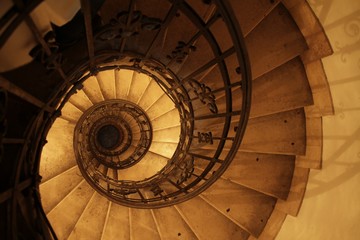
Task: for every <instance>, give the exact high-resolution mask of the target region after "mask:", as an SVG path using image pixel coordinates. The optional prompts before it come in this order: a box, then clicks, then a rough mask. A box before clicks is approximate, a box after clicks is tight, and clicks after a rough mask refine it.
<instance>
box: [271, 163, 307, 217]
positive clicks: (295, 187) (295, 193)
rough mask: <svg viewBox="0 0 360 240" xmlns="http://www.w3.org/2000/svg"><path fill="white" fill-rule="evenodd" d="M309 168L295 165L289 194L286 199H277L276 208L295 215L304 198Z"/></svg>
mask: <svg viewBox="0 0 360 240" xmlns="http://www.w3.org/2000/svg"><path fill="white" fill-rule="evenodd" d="M309 172H310V170H309V169H308V168H300V167H296V168H295V169H294V176H293V179H292V183H291V188H290V192H289V196H288V198H287V200H286V201H283V200H279V201H278V202H277V204H276V209H278V210H279V211H282V212H284V213H287V214H290V215H292V216H294V217H296V216H297V215H298V213H299V210H300V207H301V204H302V201H303V199H304V195H305V190H306V185H307V181H308V178H309Z"/></svg>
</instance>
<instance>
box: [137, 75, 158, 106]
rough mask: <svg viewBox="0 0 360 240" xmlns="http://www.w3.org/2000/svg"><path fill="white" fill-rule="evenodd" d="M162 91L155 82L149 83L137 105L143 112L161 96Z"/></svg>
mask: <svg viewBox="0 0 360 240" xmlns="http://www.w3.org/2000/svg"><path fill="white" fill-rule="evenodd" d="M163 94H164V91H163V90H162V89H161V88H160V87H159V85H158V84H157V83H156V81H155V80H152V81H151V82H150V83H149V86H148V87H147V89H146V91H145V93H144V95H143V97H142V98H141V99H140V101H139V103H138V105H139V106H140V107H141V108H142V109H144V110H145V111H146V110H147V109H148V108H149V107H151V106H152V105H153V104H154V103H155V102H156V101H157V100H158V99H159V98H160V97H161V96H162V95H163Z"/></svg>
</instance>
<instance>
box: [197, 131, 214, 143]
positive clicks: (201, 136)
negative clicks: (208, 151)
mask: <svg viewBox="0 0 360 240" xmlns="http://www.w3.org/2000/svg"><path fill="white" fill-rule="evenodd" d="M198 142H199V143H209V144H213V143H214V141H213V136H212V132H198Z"/></svg>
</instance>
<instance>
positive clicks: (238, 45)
mask: <svg viewBox="0 0 360 240" xmlns="http://www.w3.org/2000/svg"><path fill="white" fill-rule="evenodd" d="M169 2H170V5H172V6H171V7H170V8H169V9H168V11H169V12H168V13H164V14H163V16H173V15H174V13H175V12H179V13H180V14H181V16H183V17H184V18H187V19H188V20H189V21H190V22H192V24H193V26H195V27H196V28H197V31H196V33H195V34H194V35H193V36H192V37H191V38H189V39H198V38H199V37H203V38H204V40H205V41H207V44H208V46H209V47H210V49H211V51H212V52H213V53H212V55H213V56H214V58H213V59H199V61H198V62H199V63H201V62H202V64H203V65H202V66H199V67H197V68H196V69H194V70H193V72H190V73H188V75H187V76H184V77H183V78H182V79H179V78H178V77H177V76H176V74H175V73H174V72H172V70H171V69H172V68H171V67H170V64H168V63H166V62H160V60H157V59H153V58H152V57H151V56H155V54H153V51H154V50H155V49H156V48H155V47H151V46H154V42H155V40H156V39H159V38H160V37H162V35H161V34H160V35H161V36H160V35H159V34H154V39H153V41H151V40H150V47H149V48H148V52H146V56H143V55H141V54H137V53H131V52H129V49H127V47H126V46H125V47H124V49H123V50H124V51H119V48H118V45H119V44H118V43H119V41H116V42H115V43H117V44H106V45H104V44H102V43H100V42H99V41H108V40H118V39H120V40H125V39H126V38H128V37H131V36H135V35H137V34H139V33H141V32H142V31H153V30H157V29H160V27H161V28H162V26H165V22H166V21H165V20H164V22H161V21H160V20H159V19H153V18H148V17H146V16H144V15H143V14H142V13H141V12H140V11H141V10H142V9H140V11H134V12H132V13H133V14H129V12H122V13H120V14H119V15H118V16H117V18H116V19H114V20H112V21H111V22H110V24H108V25H105V26H103V27H101V29H96V30H95V36H94V45H95V47H96V49H101V51H96V52H95V56H94V58H93V61H94V62H93V63H94V67H95V68H96V70H97V71H104V70H111V69H128V70H133V71H137V72H140V73H143V74H147V75H148V76H149V77H151V78H152V79H153V80H154V81H156V82H157V83H158V85H159V86H160V87H161V88H162V89H163V91H164V92H165V93H166V94H167V96H169V98H170V99H171V100H172V101H173V102H174V105H175V106H176V108H177V109H178V112H179V118H180V136H179V142H178V146H177V148H176V150H175V152H174V154H173V156H172V157H171V158H170V159H169V160H168V161H167V164H166V165H165V166H164V167H163V168H162V169H159V171H158V172H157V173H155V174H154V175H153V176H149V177H146V178H144V179H140V180H129V179H124V178H123V176H122V175H121V173H120V172H117V171H115V170H119V169H120V170H121V169H122V168H120V166H119V165H118V163H119V162H122V163H125V161H128V162H127V164H129V165H128V166H129V167H128V168H127V169H126V170H128V169H130V167H132V166H133V165H131V164H132V163H133V162H134V159H135V161H136V159H139V158H138V156H141V155H145V154H146V152H147V149H146V147H145V148H144V146H147V145H149V144H150V143H151V135H150V134H151V131H149V129H147V128H146V126H147V124H145V122H144V119H142V117H141V116H142V115H141V114H140V117H139V113H138V112H137V111H136V110H133V109H131V108H132V106H127V107H124V109H128V110H129V112H126V111H122V110H121V111H120V110H119V111H115V110H114V107H113V106H112V107H110V106H109V108H108V109H104V111H103V113H109V114H110V113H111V114H113V115H114V116H115V117H116V116H119V117H118V118H117V121H116V124H115V123H114V121H110V119H111V118H108V120H109V121H110V122H112V123H110V122H108V123H105V120H103V119H102V118H103V117H104V118H105V117H106V116H104V115H102V116H101V117H100V116H99V117H98V118H97V119H94V120H95V121H94V122H98V121H99V123H98V125H97V126H95V125H91V126H90V125H89V126H88V127H87V129H88V131H87V135H91V134H94V135H99V132H100V133H101V129H102V127H104V126H106V124H107V125H111V126H112V127H110V128H113V129H115V128H116V129H117V130H115V132H117V133H114V134H115V135H116V136H115V140H114V142H113V143H112V144H110V146H109V145H107V144H106V143H101V141H99V139H96V138H93V140H92V141H88V140H86V139H89V138H87V137H86V134H85V132H83V131H81V132H80V131H79V132H78V136H79V137H78V138H75V142H77V143H75V144H77V145H78V146H79V149H80V148H81V149H85V150H77V155H78V156H79V158H83V157H84V158H86V159H91V160H89V161H86V162H85V163H83V167H82V173H83V174H84V176H85V177H86V178H87V180H88V181H91V182H92V185H93V186H94V188H96V190H97V191H99V192H101V194H103V195H107V196H108V197H109V198H110V199H112V201H114V202H116V203H119V204H122V205H125V206H130V207H138V208H156V207H163V206H169V205H173V204H176V203H180V202H183V201H186V200H188V199H190V198H192V197H194V196H196V195H198V194H199V193H201V192H202V191H204V190H205V189H206V188H207V187H209V186H210V185H211V184H212V183H214V182H215V181H216V180H217V179H218V178H219V177H220V176H221V174H222V173H223V172H224V171H225V169H226V168H227V166H229V164H230V162H231V160H232V158H233V157H234V156H235V153H236V151H237V149H238V147H239V144H240V142H241V139H242V137H243V134H244V132H245V126H246V123H247V119H248V116H249V107H250V82H251V81H250V74H249V71H250V68H249V65H248V59H247V54H246V51H245V50H244V49H245V45H244V41H243V38H242V35H241V33H240V31H239V26H237V20H236V19H235V18H234V16H233V14H232V13H230V14H229V13H228V10H229V9H230V7H229V5H228V3H227V1H220V0H212V1H211V4H212V5H213V7H214V8H215V11H216V13H218V14H217V17H216V19H218V20H219V21H224V23H225V25H226V26H227V27H228V32H229V33H230V36H231V38H232V41H233V47H231V48H230V49H228V50H226V51H224V52H222V50H221V48H220V44H219V43H218V42H217V41H216V38H215V37H214V36H213V33H212V32H211V30H210V27H211V25H212V23H213V22H212V21H209V22H207V23H205V22H204V20H203V18H202V17H201V16H198V15H197V13H196V11H194V9H193V6H191V4H192V3H189V2H188V1H169ZM209 2H210V1H206V4H208V3H209ZM230 11H231V10H230ZM170 13H173V14H170ZM129 17H130V19H128V18H129ZM171 18H172V17H166V18H165V19H171ZM214 19H215V18H214ZM215 21H216V20H214V22H215ZM170 25H171V21H167V22H166V28H167V27H168V26H170ZM165 30H166V29H164V31H165ZM184 31H186V29H185V30H184ZM159 32H160V31H158V33H159ZM167 37H169V36H167ZM139 40H141V39H139ZM165 40H166V39H165ZM120 42H121V43H123V42H124V41H120ZM193 42H194V41H191V43H193ZM96 45H98V46H96ZM97 47H99V48H97ZM195 50H196V47H194V46H193V44H189V45H187V44H186V43H185V42H183V41H181V39H179V44H178V46H176V48H175V49H174V51H173V52H172V53H170V54H169V56H167V54H164V53H159V54H158V55H161V54H162V55H161V56H160V57H159V59H166V57H168V59H170V62H178V63H181V64H184V65H185V64H186V60H187V56H189V54H190V53H191V52H192V51H195ZM234 54H235V55H237V62H236V63H233V62H232V63H231V66H234V65H235V66H239V70H238V72H240V73H241V80H238V81H240V82H241V85H242V88H241V91H242V93H243V94H242V96H243V97H242V98H241V99H233V98H232V90H233V89H232V88H233V87H234V86H235V85H234V86H233V85H231V82H235V81H236V80H234V79H231V81H230V79H229V76H233V75H232V74H228V72H227V71H228V70H227V69H228V68H227V67H228V66H227V61H228V60H229V57H230V56H231V55H234ZM231 59H234V58H231ZM131 60H132V61H131ZM73 65H76V63H73ZM90 65H91V64H90V62H89V61H87V62H86V61H84V62H82V63H79V64H78V67H76V68H74V69H73V70H71V71H70V72H69V76H72V77H71V79H69V81H68V83H69V85H67V86H64V87H62V88H61V89H59V91H58V92H57V94H56V97H55V98H53V100H52V102H51V103H50V104H49V105H51V106H57V107H56V110H57V111H56V112H60V111H61V108H62V107H63V106H64V105H65V104H66V102H67V101H68V99H69V98H70V96H71V94H74V91H72V89H75V88H76V87H77V86H80V85H81V84H82V83H83V82H84V81H86V79H87V78H88V77H89V76H90V75H91V71H92V70H93V68H92V67H91V66H90ZM215 65H216V66H217V68H218V69H219V72H220V76H221V77H220V79H219V81H222V83H223V87H222V88H221V89H217V90H216V93H217V94H219V95H221V96H224V97H222V99H224V101H223V100H222V102H221V104H222V105H224V108H222V109H224V112H221V113H219V112H218V106H217V104H220V103H217V102H216V98H215V95H214V92H213V91H212V90H211V89H210V88H209V87H208V86H206V85H204V84H202V83H199V82H198V81H196V80H194V78H196V77H198V76H200V75H204V74H205V73H206V72H210V71H208V70H210V69H211V68H212V67H213V66H215ZM177 70H178V69H177ZM240 70H241V71H240ZM236 86H238V85H236ZM114 101H117V100H114ZM194 101H201V103H202V104H204V105H206V106H208V108H209V110H210V112H211V115H207V116H203V115H201V116H198V115H196V114H197V113H196V112H194V110H193V103H194ZM233 101H239V103H240V104H232V102H233ZM235 106H236V107H235ZM238 106H240V107H238ZM128 107H130V108H128ZM115 108H116V107H115ZM111 109H112V110H111ZM56 112H55V113H56ZM119 112H121V113H122V114H121V116H120V115H117V114H118V113H119ZM130 112H131V113H132V114H133V115H131V113H130ZM55 113H54V114H52V115H51V116H50V117H49V120H46V122H45V125H46V126H45V127H44V128H43V129H42V130H41V131H40V132H39V136H41V137H39V138H41V139H45V138H46V133H47V131H48V129H49V127H50V126H51V123H52V121H53V120H54V119H55V118H56V115H55ZM125 114H127V115H126V116H127V117H124V116H123V115H125ZM109 116H110V115H108V117H109ZM234 116H236V117H234ZM121 117H122V120H124V122H126V119H125V118H132V119H138V120H135V122H136V124H135V125H136V129H140V128H141V127H144V126H145V128H144V131H141V130H139V131H138V132H139V133H141V134H142V135H144V137H143V139H145V140H144V141H140V140H139V141H138V142H134V141H135V139H137V138H136V137H134V134H135V132H137V130H134V129H133V127H132V126H130V130H129V129H128V128H127V127H126V124H125V123H122V121H121ZM113 120H114V119H113ZM102 121H104V122H102ZM236 121H237V131H236V133H235V136H234V137H233V138H228V135H229V131H231V130H232V128H231V123H235V122H236ZM214 122H217V124H218V126H219V128H218V129H217V130H216V132H201V131H202V130H203V128H202V126H211V124H213V123H214ZM219 122H221V124H219ZM100 123H101V124H100ZM150 126H151V125H150ZM194 129H196V130H194ZM198 129H199V131H198ZM200 129H202V130H200ZM90 130H91V131H92V132H91V133H90ZM199 132H200V135H199ZM100 135H101V134H100ZM194 135H197V137H198V140H199V141H201V142H202V143H206V144H210V143H212V144H213V146H212V149H214V150H213V151H212V152H213V154H212V155H210V154H207V155H206V156H203V155H201V154H195V153H196V150H201V151H202V150H203V149H202V148H201V147H202V146H203V144H197V141H193V140H194V139H195V138H196V136H194ZM130 136H131V137H130ZM99 138H100V137H99ZM121 139H122V141H121ZM130 139H131V140H130ZM140 139H141V138H140ZM213 139H217V140H218V141H216V142H215V141H213ZM39 142H41V141H39ZM119 142H121V144H119V145H118V143H119ZM129 142H131V143H135V144H134V147H131V145H130V146H129V147H128V148H126V147H125V146H126V143H129ZM225 144H226V146H227V148H228V151H227V152H226V154H225V153H224V152H223V148H224V146H225ZM41 147H42V145H41ZM113 148H114V149H113ZM122 148H123V150H124V151H122ZM130 148H131V149H132V150H131V151H133V152H132V153H134V154H132V153H129V152H128V153H129V155H128V156H127V157H126V158H125V157H124V159H122V158H121V157H118V156H125V155H124V154H125V153H126V152H127V151H129V150H130ZM199 148H200V149H199ZM37 149H38V150H37V153H36V154H37V156H40V153H41V148H40V147H37ZM75 149H78V148H76V146H75ZM86 149H88V150H86ZM125 149H126V150H125ZM116 151H118V154H119V155H116V154H115V155H111V154H113V153H115V152H116ZM94 152H96V154H98V155H96V158H95V157H94V156H95V155H94ZM120 152H121V153H120ZM110 153H111V154H110ZM220 156H221V157H222V158H221V159H220ZM122 163H121V164H122ZM215 163H216V164H215ZM121 164H120V165H121ZM125 165H126V164H124V165H121V167H123V166H125ZM134 167H135V166H134ZM199 169H201V170H203V172H199V171H200V170H199ZM120 170H119V171H120ZM213 173H214V174H213Z"/></svg>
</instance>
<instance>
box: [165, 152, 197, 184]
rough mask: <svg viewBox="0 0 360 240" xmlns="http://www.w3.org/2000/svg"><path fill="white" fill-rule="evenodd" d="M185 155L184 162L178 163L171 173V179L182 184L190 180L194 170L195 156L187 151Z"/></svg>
mask: <svg viewBox="0 0 360 240" xmlns="http://www.w3.org/2000/svg"><path fill="white" fill-rule="evenodd" d="M184 156H185V158H184V159H183V160H182V162H180V163H179V164H177V168H175V169H174V170H173V172H172V173H171V175H169V179H170V180H171V181H173V182H175V183H176V184H177V185H181V184H182V183H184V182H185V181H186V180H188V179H189V178H190V177H191V175H192V174H193V172H194V157H193V156H190V155H186V154H185V153H184Z"/></svg>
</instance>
